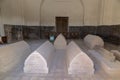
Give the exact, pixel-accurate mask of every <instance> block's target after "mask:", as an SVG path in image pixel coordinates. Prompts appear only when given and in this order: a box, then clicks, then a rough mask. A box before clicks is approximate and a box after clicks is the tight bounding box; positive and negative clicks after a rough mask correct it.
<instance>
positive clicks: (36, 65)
mask: <svg viewBox="0 0 120 80" xmlns="http://www.w3.org/2000/svg"><path fill="white" fill-rule="evenodd" d="M54 52H55V48H54V46H53V45H52V44H51V43H50V42H49V41H46V42H45V43H44V44H42V45H41V46H40V47H39V48H38V49H37V50H35V51H34V52H33V53H31V55H29V57H28V58H27V59H26V60H25V63H24V72H25V73H48V72H49V66H50V63H51V59H52V57H53V55H52V54H53V53H54Z"/></svg>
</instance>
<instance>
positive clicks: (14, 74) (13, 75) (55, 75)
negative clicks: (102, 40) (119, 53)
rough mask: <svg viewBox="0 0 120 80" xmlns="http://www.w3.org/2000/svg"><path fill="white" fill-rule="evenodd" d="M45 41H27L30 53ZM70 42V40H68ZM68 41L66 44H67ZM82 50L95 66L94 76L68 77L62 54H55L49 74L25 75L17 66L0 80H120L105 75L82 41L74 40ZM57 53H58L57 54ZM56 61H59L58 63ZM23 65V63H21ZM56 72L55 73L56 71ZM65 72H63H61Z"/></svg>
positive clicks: (108, 47) (110, 47)
mask: <svg viewBox="0 0 120 80" xmlns="http://www.w3.org/2000/svg"><path fill="white" fill-rule="evenodd" d="M45 41H46V40H31V41H27V42H28V44H29V45H30V46H31V49H32V51H34V50H35V49H36V48H37V47H39V46H40V45H41V44H42V43H43V42H45ZM69 41H70V40H69ZM69 41H68V42H69ZM74 41H75V42H76V43H77V44H78V45H79V46H80V47H81V48H82V49H83V51H84V52H86V53H87V54H88V55H89V57H90V58H91V59H92V60H93V62H94V64H95V70H96V71H95V75H92V76H90V75H85V74H79V75H68V74H67V73H65V72H66V67H65V64H66V63H64V61H63V60H64V59H63V58H65V57H64V55H63V54H61V55H60V54H56V57H55V58H54V61H53V64H56V66H52V67H51V72H50V73H49V74H25V73H23V70H22V68H23V66H18V68H16V69H14V70H12V71H11V72H9V73H0V80H120V77H119V76H116V77H112V76H109V75H108V74H106V73H105V72H104V71H103V70H102V69H101V67H100V66H99V64H98V63H97V61H96V60H95V59H94V57H92V56H91V55H90V54H89V53H88V52H87V47H86V46H84V43H83V42H82V40H74ZM105 48H107V49H109V50H110V49H118V50H120V46H115V45H111V44H108V43H107V44H106V45H105ZM58 53H59V52H58ZM57 59H59V61H58V62H56V61H57ZM21 63H22V64H23V62H21ZM56 70H57V71H56ZM63 71H65V72H63Z"/></svg>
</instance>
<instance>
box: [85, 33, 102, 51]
mask: <svg viewBox="0 0 120 80" xmlns="http://www.w3.org/2000/svg"><path fill="white" fill-rule="evenodd" d="M84 42H85V44H86V46H88V47H89V48H90V49H93V48H95V47H96V46H100V47H103V46H104V41H103V40H102V38H100V37H99V36H96V35H91V34H88V35H87V36H86V37H85V38H84Z"/></svg>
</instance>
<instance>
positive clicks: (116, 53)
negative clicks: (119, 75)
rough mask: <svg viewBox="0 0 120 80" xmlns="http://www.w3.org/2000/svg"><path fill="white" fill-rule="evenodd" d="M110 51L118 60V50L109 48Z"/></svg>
mask: <svg viewBox="0 0 120 80" xmlns="http://www.w3.org/2000/svg"><path fill="white" fill-rule="evenodd" d="M110 52H111V53H113V54H114V56H115V57H116V59H117V60H119V61H120V52H119V51H118V50H111V51H110Z"/></svg>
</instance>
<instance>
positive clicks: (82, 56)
mask: <svg viewBox="0 0 120 80" xmlns="http://www.w3.org/2000/svg"><path fill="white" fill-rule="evenodd" d="M67 63H68V73H69V74H80V73H82V74H89V75H92V74H94V64H93V61H92V60H91V59H90V58H89V57H88V55H86V53H84V52H83V51H82V50H81V49H80V48H79V47H78V46H77V44H76V43H74V42H73V41H72V42H71V43H69V45H68V46H67Z"/></svg>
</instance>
